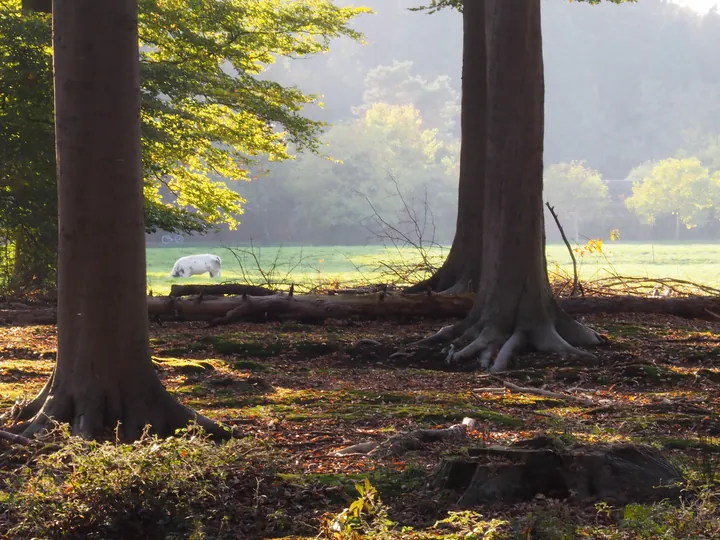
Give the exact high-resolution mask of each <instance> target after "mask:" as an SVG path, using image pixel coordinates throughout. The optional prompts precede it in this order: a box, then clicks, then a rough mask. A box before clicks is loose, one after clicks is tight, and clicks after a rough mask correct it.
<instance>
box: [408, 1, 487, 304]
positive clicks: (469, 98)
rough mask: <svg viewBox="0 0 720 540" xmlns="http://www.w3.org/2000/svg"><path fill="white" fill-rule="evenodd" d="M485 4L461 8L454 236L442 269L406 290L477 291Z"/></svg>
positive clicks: (467, 4)
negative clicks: (456, 201) (460, 61)
mask: <svg viewBox="0 0 720 540" xmlns="http://www.w3.org/2000/svg"><path fill="white" fill-rule="evenodd" d="M486 59H487V55H486V44H485V0H472V1H470V2H467V1H466V2H465V3H464V6H463V66H462V116H461V118H460V130H461V141H460V142H461V146H460V183H459V186H458V215H457V226H456V229H455V238H454V239H453V243H452V246H451V247H450V253H449V254H448V257H447V259H445V262H444V263H443V265H442V266H441V267H440V268H439V269H438V271H437V272H436V273H435V274H434V275H433V276H432V277H431V278H429V279H428V280H426V281H423V282H421V283H418V284H416V285H413V286H412V287H409V288H408V289H407V292H420V291H423V290H427V289H432V290H433V291H441V292H448V293H458V292H468V291H472V292H474V291H476V290H477V288H478V279H477V278H478V276H479V275H480V263H481V261H482V226H483V218H482V216H483V214H482V205H478V204H477V201H479V200H482V196H483V190H484V186H485V152H484V151H482V152H480V151H478V149H479V148H484V146H485V132H486V125H485V124H486V114H487V111H486V107H485V100H486V92H487V77H486V63H487V60H486Z"/></svg>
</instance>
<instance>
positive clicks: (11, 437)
mask: <svg viewBox="0 0 720 540" xmlns="http://www.w3.org/2000/svg"><path fill="white" fill-rule="evenodd" d="M0 440H4V441H8V442H10V443H12V444H22V445H23V446H28V445H30V444H32V442H33V441H32V440H31V439H28V438H27V437H23V436H22V435H16V434H15V433H10V432H9V431H5V430H2V429H0Z"/></svg>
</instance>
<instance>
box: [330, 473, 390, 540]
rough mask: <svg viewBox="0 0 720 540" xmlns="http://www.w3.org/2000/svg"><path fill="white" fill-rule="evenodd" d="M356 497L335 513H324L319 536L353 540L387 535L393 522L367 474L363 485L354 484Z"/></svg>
mask: <svg viewBox="0 0 720 540" xmlns="http://www.w3.org/2000/svg"><path fill="white" fill-rule="evenodd" d="M355 489H356V490H357V492H358V494H359V495H358V497H357V498H356V499H355V500H354V501H353V502H351V503H350V506H348V507H347V508H345V509H344V510H343V511H342V512H340V513H339V514H338V515H337V516H332V515H329V516H325V518H324V520H323V523H322V525H321V532H320V535H321V536H323V537H325V538H333V539H335V540H356V539H360V538H364V537H366V535H369V536H370V537H372V538H387V537H388V535H389V533H390V531H391V529H392V527H393V526H394V525H395V523H394V522H392V521H390V520H389V519H388V517H387V509H386V508H385V506H384V505H383V503H382V501H381V500H380V497H379V496H378V490H377V488H376V487H375V486H373V485H372V484H371V483H370V480H369V479H368V478H367V477H366V478H365V481H364V482H363V483H362V484H355Z"/></svg>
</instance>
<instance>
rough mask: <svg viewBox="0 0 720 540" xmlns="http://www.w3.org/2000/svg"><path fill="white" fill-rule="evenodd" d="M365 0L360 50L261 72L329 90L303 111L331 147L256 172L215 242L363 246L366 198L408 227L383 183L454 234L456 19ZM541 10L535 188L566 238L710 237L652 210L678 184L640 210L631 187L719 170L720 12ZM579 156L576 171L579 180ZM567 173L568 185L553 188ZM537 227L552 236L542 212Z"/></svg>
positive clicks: (632, 7) (402, 1) (646, 7)
mask: <svg viewBox="0 0 720 540" xmlns="http://www.w3.org/2000/svg"><path fill="white" fill-rule="evenodd" d="M340 3H341V4H342V3H349V2H340ZM364 4H365V5H368V6H369V7H371V8H372V9H374V10H375V11H376V12H377V14H375V15H372V16H368V17H363V18H361V19H358V21H357V24H356V27H357V28H358V29H359V30H361V31H362V32H363V33H365V34H366V36H367V44H366V45H365V46H360V45H358V44H355V43H350V42H349V41H346V42H338V44H337V46H336V47H334V48H333V50H332V51H331V52H329V53H328V54H326V55H323V56H321V57H316V58H312V59H309V60H307V61H303V62H292V61H280V62H278V63H277V64H276V65H274V66H273V67H271V69H270V70H269V71H268V73H267V75H268V76H269V77H272V78H273V79H274V80H277V81H280V82H281V83H283V84H297V85H298V86H300V87H301V88H302V89H303V90H306V91H308V92H319V93H322V94H324V105H325V107H324V109H318V110H315V111H313V112H312V113H311V117H313V118H318V119H322V120H323V121H326V122H329V123H330V124H332V127H331V128H330V129H329V130H328V131H327V132H326V134H325V135H324V137H323V138H322V140H323V142H325V143H326V144H327V145H328V146H327V147H326V148H325V149H324V154H325V156H326V157H325V158H323V157H319V156H315V155H301V156H299V157H298V158H297V159H295V160H294V161H286V162H281V163H279V162H272V163H269V162H268V163H264V164H263V166H262V167H259V168H258V169H257V170H256V173H257V175H258V176H257V177H256V179H255V180H254V181H253V182H251V183H249V184H242V185H240V186H239V187H238V189H239V191H240V193H241V194H242V196H243V198H245V199H246V200H247V203H246V205H245V214H244V215H243V216H242V219H241V225H240V226H239V227H238V229H237V231H235V232H232V233H227V232H225V233H223V234H222V235H221V238H222V239H223V240H224V241H229V242H233V241H237V242H242V241H248V240H249V239H251V238H252V239H253V241H258V242H267V243H274V244H278V243H285V244H289V243H295V244H310V243H318V244H337V243H357V242H365V241H368V240H372V239H373V238H374V234H373V232H372V231H369V230H368V228H367V225H368V223H369V219H370V217H371V216H372V214H373V212H374V210H373V209H372V208H371V207H370V205H369V204H368V200H369V202H371V203H372V205H373V206H374V207H375V209H376V210H378V211H381V212H382V213H383V215H384V218H385V219H388V220H390V221H393V220H394V223H395V224H396V225H398V226H399V227H403V226H405V227H408V226H410V224H409V222H408V216H407V213H406V212H405V211H404V203H403V202H402V201H401V200H400V199H399V197H398V195H397V193H396V189H395V184H394V183H393V182H392V181H391V177H392V178H394V180H396V181H397V184H398V188H399V189H400V191H401V192H402V194H403V195H404V197H405V199H406V202H407V201H412V204H413V205H414V208H415V209H416V212H420V210H423V212H424V210H425V209H426V206H427V208H429V209H430V210H431V211H432V215H433V218H434V224H435V227H436V233H437V238H438V239H439V240H440V241H443V242H450V241H451V240H452V233H453V230H454V225H455V223H454V220H455V212H456V208H455V207H456V197H457V166H458V164H457V162H458V149H459V142H458V136H459V104H460V93H459V83H460V76H459V74H460V63H459V54H458V52H459V50H460V49H461V44H460V39H461V35H462V32H461V17H460V15H459V14H458V13H456V12H454V11H452V10H443V11H440V12H438V13H435V14H433V15H431V16H428V15H426V14H422V13H416V12H411V11H408V9H407V8H409V7H413V6H415V5H416V4H417V2H415V1H413V0H398V1H396V2H386V1H384V0H369V1H368V2H365V3H364ZM542 6H543V10H544V12H543V26H544V28H543V30H544V35H545V41H544V50H545V66H546V88H547V91H546V115H547V117H546V124H545V125H546V129H545V163H546V178H545V179H546V183H547V186H546V193H545V195H546V199H547V200H548V201H549V202H550V203H551V204H553V205H554V206H555V207H556V210H558V211H559V212H560V216H561V219H562V222H563V224H564V225H565V228H566V229H567V230H568V232H569V233H570V236H573V237H574V236H576V235H577V236H580V237H597V236H605V237H607V236H608V234H609V233H610V231H611V230H613V229H619V230H620V232H621V237H622V238H623V239H625V240H651V239H655V240H660V239H668V240H671V239H674V238H679V239H695V240H705V239H715V238H717V237H718V235H720V227H718V223H717V219H716V216H715V215H714V214H713V213H712V212H711V211H704V212H701V213H697V215H696V216H694V217H693V218H689V217H680V218H679V219H676V216H677V215H679V214H677V212H676V211H675V210H668V211H664V210H663V211H661V210H662V209H663V207H662V205H661V203H660V202H659V201H660V200H661V198H662V196H664V195H663V194H670V193H677V190H675V189H674V188H668V189H671V191H662V190H663V189H665V188H662V189H660V188H656V189H654V190H653V193H654V194H653V195H652V197H651V198H653V199H654V198H657V201H656V202H657V204H656V205H655V206H656V208H655V209H654V210H652V211H650V210H648V208H647V204H643V205H639V204H640V203H637V201H638V200H639V197H640V195H639V194H638V193H641V192H642V190H640V191H638V189H639V188H636V187H634V186H635V184H636V183H638V182H640V183H644V180H645V176H644V175H642V176H639V171H640V170H642V168H643V167H645V166H646V165H644V164H648V163H652V164H659V163H661V162H664V160H668V159H682V160H685V159H692V158H697V160H698V161H699V162H700V166H701V167H705V168H707V172H708V175H709V176H708V177H709V178H712V175H713V174H714V173H715V172H716V171H717V170H718V169H719V168H720V144H719V143H718V141H720V132H718V129H719V128H718V127H717V126H716V125H715V123H714V121H715V119H716V118H718V116H719V115H720V92H718V91H717V88H718V87H719V83H720V63H719V62H717V61H716V51H718V50H720V15H719V14H718V13H717V11H711V12H710V13H708V14H706V15H704V16H700V15H698V14H697V13H695V12H692V11H690V10H688V9H684V8H680V7H678V6H676V5H674V4H671V3H667V2H662V1H660V0H643V1H642V2H638V3H635V4H624V5H622V6H617V5H613V4H601V5H597V6H591V5H584V4H578V3H577V2H575V3H570V4H569V3H567V2H551V1H547V0H546V1H544V2H543V4H542ZM400 149H402V151H400ZM578 166H582V167H583V168H584V170H585V169H586V170H585V172H583V173H581V174H579V176H578V170H577V167H578ZM638 168H640V169H638ZM656 173H657V174H664V173H661V170H658V171H656ZM566 175H569V178H567V177H565V176H566ZM701 176H702V175H701ZM573 178H574V179H575V180H577V181H578V182H580V184H574V183H573ZM673 178H677V177H668V178H667V179H665V180H664V182H666V183H672V182H673V181H674V180H673ZM568 182H569V185H571V186H572V190H571V191H567V190H566V189H565V188H564V187H563V186H567V185H568ZM648 185H649V184H648ZM643 189H649V188H643ZM683 189H684V188H683ZM426 190H427V194H428V195H427V205H426V203H425V201H426V199H425V196H424V193H425V191H426ZM366 197H367V199H366ZM698 204H700V205H703V204H705V203H702V202H698ZM638 205H639V206H638ZM420 213H421V214H422V212H420ZM651 216H652V217H651ZM678 224H679V225H678ZM547 233H548V238H549V239H550V240H558V239H559V235H558V233H557V230H556V227H555V225H554V223H553V222H552V221H548V223H547ZM208 240H209V241H217V239H216V238H208Z"/></svg>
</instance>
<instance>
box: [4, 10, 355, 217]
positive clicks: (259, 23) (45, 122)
mask: <svg viewBox="0 0 720 540" xmlns="http://www.w3.org/2000/svg"><path fill="white" fill-rule="evenodd" d="M139 7H140V16H139V23H140V27H139V33H140V45H141V62H142V63H141V77H142V88H141V91H142V111H141V115H142V116H141V120H142V146H143V156H142V157H143V168H144V171H145V183H146V189H145V194H146V222H147V228H148V230H151V231H152V230H155V229H157V228H158V227H161V228H163V229H166V230H184V231H204V230H206V229H207V228H208V226H212V225H216V224H220V223H227V224H229V225H230V226H235V225H237V219H238V216H239V215H240V214H241V213H242V208H241V205H242V203H243V202H244V200H243V199H242V197H240V195H238V194H237V193H236V192H235V191H234V189H232V188H231V186H230V185H229V184H227V183H224V182H219V181H218V180H219V179H227V180H228V181H236V180H248V179H249V178H248V169H249V167H250V166H251V165H252V164H253V163H254V162H255V160H256V159H258V158H259V157H263V158H266V159H268V160H270V161H277V160H284V159H288V158H289V157H291V156H290V151H289V147H290V146H291V145H292V146H293V147H294V150H303V149H310V150H315V149H316V148H317V136H318V135H319V134H320V132H321V131H322V129H323V128H324V125H323V124H322V123H320V122H314V121H311V120H308V119H307V118H305V117H304V116H302V109H303V107H304V106H306V105H308V104H311V103H314V102H315V101H316V96H312V95H306V94H304V93H303V92H302V91H300V90H299V89H297V88H294V87H283V86H281V85H279V84H276V83H274V82H271V81H267V80H263V79H262V78H261V76H262V74H263V71H264V70H265V68H266V66H267V65H268V64H271V63H273V62H274V61H275V59H276V58H277V57H280V56H283V57H288V58H297V57H303V56H307V55H310V54H316V53H321V52H324V51H327V50H328V47H329V44H330V42H331V40H332V39H334V38H338V37H343V36H345V37H349V38H351V39H359V38H360V37H361V36H360V35H359V34H358V33H357V32H355V31H354V30H352V29H351V28H350V27H349V26H348V22H349V21H350V20H351V19H352V18H353V17H354V16H356V15H358V14H360V13H365V12H368V10H366V9H363V8H341V7H337V6H335V5H334V4H333V3H332V2H330V1H328V0H291V1H285V0H262V1H261V0H222V1H221V0H190V1H186V0H182V1H181V0H140V2H139ZM51 44H52V42H51V32H50V19H49V17H48V16H46V15H41V14H37V13H28V12H24V13H21V12H20V2H19V0H5V1H3V3H2V4H0V140H1V141H2V142H3V145H2V149H0V157H2V158H3V159H2V163H0V179H1V180H0V185H5V184H9V182H10V181H11V180H13V179H14V180H13V181H19V182H20V183H22V182H25V183H26V184H27V183H33V189H35V188H36V187H39V186H40V185H41V184H40V182H44V185H45V188H46V189H45V192H44V193H43V194H42V195H41V196H39V197H35V198H32V199H28V200H27V201H26V203H27V206H26V207H22V208H20V207H19V205H21V204H25V203H22V202H21V200H20V199H18V198H17V197H15V198H8V197H5V198H4V199H3V201H2V202H0V204H3V203H6V204H4V205H3V206H2V208H1V209H2V210H3V216H5V218H7V216H12V215H18V216H19V215H20V214H21V212H22V211H24V210H27V211H28V214H29V215H31V216H33V215H34V216H36V218H37V219H38V220H39V223H38V226H42V227H45V228H47V229H51V230H52V229H53V228H54V224H53V221H54V219H53V217H52V216H53V215H54V214H55V212H54V211H53V208H54V207H55V201H54V198H55V188H54V182H55V180H54V176H55V174H54V169H55V158H54V143H53V138H54V134H53V117H52V106H53V103H52V95H53V93H52V62H51V59H52V57H51ZM5 152H7V154H6V153H5ZM28 189H29V187H28ZM161 194H162V196H161ZM36 195H37V193H36ZM168 200H172V201H174V203H175V204H174V205H170V204H167V201H168ZM39 201H42V204H43V205H44V206H47V207H48V209H49V211H43V212H41V213H40V212H38V211H37V210H38V205H39ZM163 201H166V202H163ZM8 205H9V206H8ZM6 207H7V208H6ZM7 219H9V218H7ZM16 221H17V220H15V221H14V222H13V223H16ZM10 226H11V228H12V227H15V226H17V224H15V225H13V224H10Z"/></svg>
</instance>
